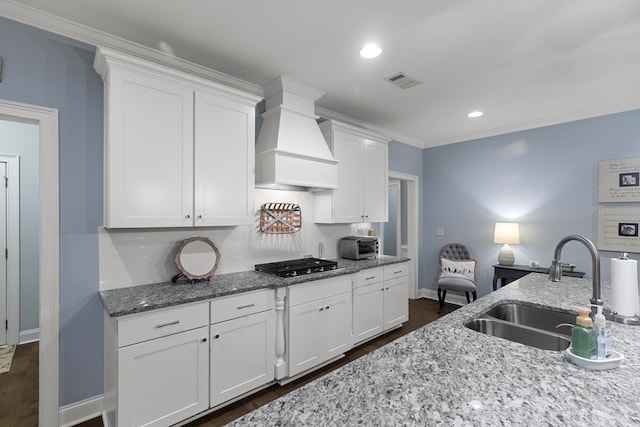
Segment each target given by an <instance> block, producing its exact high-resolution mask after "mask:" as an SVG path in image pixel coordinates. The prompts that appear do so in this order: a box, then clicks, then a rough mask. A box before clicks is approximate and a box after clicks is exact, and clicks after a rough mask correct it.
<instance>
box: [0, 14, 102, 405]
mask: <svg viewBox="0 0 640 427" xmlns="http://www.w3.org/2000/svg"><path fill="white" fill-rule="evenodd" d="M0 54H1V55H2V57H3V61H4V64H3V75H2V82H1V83H0V98H3V99H6V100H11V101H17V102H24V103H28V104H35V105H41V106H46V107H53V108H57V109H58V111H59V119H60V164H59V165H60V404H61V405H65V404H68V403H73V402H76V401H79V400H82V399H86V398H89V397H92V396H95V395H100V394H102V389H103V386H102V384H103V374H102V372H103V370H102V366H103V338H102V337H103V320H102V313H103V310H102V304H101V302H100V298H99V295H98V236H97V230H98V226H99V225H100V224H101V223H102V123H103V114H102V99H103V95H102V80H101V79H100V77H99V76H98V75H97V74H96V73H95V72H94V71H93V56H94V52H93V49H92V48H90V47H87V46H83V45H82V44H80V43H78V42H73V41H68V40H64V39H63V38H61V37H58V36H53V35H50V34H48V33H46V32H43V31H39V30H36V29H33V28H31V27H28V26H25V25H22V24H19V23H16V22H13V21H9V20H7V19H4V18H0Z"/></svg>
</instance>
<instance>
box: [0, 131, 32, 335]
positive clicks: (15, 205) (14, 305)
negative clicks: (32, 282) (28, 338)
mask: <svg viewBox="0 0 640 427" xmlns="http://www.w3.org/2000/svg"><path fill="white" fill-rule="evenodd" d="M0 136H1V135H0ZM0 146H2V138H1V137H0ZM2 148H3V149H7V148H8V147H7V146H3V147H2ZM2 181H3V182H2ZM2 184H4V185H2ZM19 204H20V161H19V157H18V156H11V155H0V252H1V251H2V250H4V251H5V254H4V257H3V256H0V300H1V301H2V304H1V305H0V319H2V320H3V321H4V328H1V327H0V345H5V344H8V345H14V344H18V343H19V342H20V339H19V336H20V231H19V230H20V206H19ZM35 314H37V312H36V313H35ZM35 322H37V318H36V319H35Z"/></svg>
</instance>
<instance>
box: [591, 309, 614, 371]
mask: <svg viewBox="0 0 640 427" xmlns="http://www.w3.org/2000/svg"><path fill="white" fill-rule="evenodd" d="M594 307H596V309H597V312H596V315H595V316H594V321H593V329H594V333H595V336H596V348H597V352H596V353H597V356H598V359H599V360H602V359H606V358H607V357H609V356H610V355H611V330H610V329H609V328H608V327H607V321H606V319H605V317H604V314H602V306H601V305H594Z"/></svg>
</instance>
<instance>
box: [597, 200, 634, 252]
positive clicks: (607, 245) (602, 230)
mask: <svg viewBox="0 0 640 427" xmlns="http://www.w3.org/2000/svg"><path fill="white" fill-rule="evenodd" d="M639 230H640V209H638V208H603V207H601V208H599V209H598V239H597V241H596V247H597V248H598V249H599V250H603V251H615V252H633V253H640V236H639V233H638V231H639Z"/></svg>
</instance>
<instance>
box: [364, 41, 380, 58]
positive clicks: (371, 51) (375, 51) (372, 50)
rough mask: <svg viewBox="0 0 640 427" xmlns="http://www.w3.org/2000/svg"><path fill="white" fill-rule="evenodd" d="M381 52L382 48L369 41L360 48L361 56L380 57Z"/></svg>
mask: <svg viewBox="0 0 640 427" xmlns="http://www.w3.org/2000/svg"><path fill="white" fill-rule="evenodd" d="M381 53H382V49H380V47H379V46H378V45H375V44H373V43H369V44H368V45H366V46H365V47H363V48H362V49H361V50H360V56H362V57H363V58H367V59H370V58H375V57H378V56H380V54H381Z"/></svg>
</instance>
